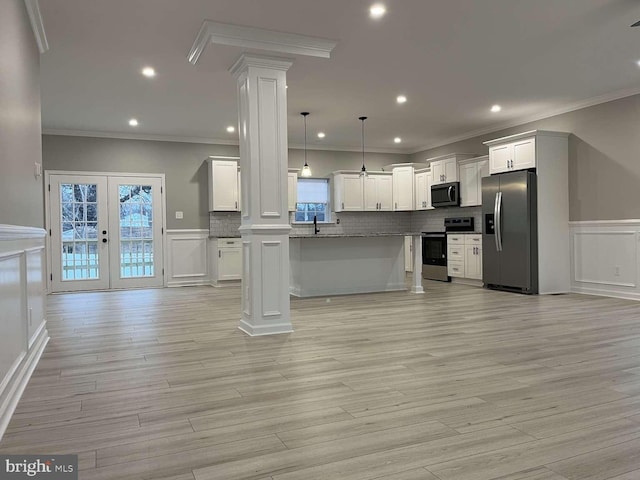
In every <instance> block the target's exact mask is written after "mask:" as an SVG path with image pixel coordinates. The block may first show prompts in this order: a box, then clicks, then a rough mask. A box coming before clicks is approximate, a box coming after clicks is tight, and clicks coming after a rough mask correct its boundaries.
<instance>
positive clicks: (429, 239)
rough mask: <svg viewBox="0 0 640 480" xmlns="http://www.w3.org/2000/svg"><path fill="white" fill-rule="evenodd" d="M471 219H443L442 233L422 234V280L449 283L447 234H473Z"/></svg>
mask: <svg viewBox="0 0 640 480" xmlns="http://www.w3.org/2000/svg"><path fill="white" fill-rule="evenodd" d="M473 224H474V220H473V217H451V218H445V219H444V229H445V231H444V232H423V233H422V278H425V279H427V280H440V281H441V282H450V281H451V277H449V275H448V272H447V232H473Z"/></svg>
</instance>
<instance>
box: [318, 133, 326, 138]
mask: <svg viewBox="0 0 640 480" xmlns="http://www.w3.org/2000/svg"><path fill="white" fill-rule="evenodd" d="M324 137H326V135H325V134H324V132H318V138H324Z"/></svg>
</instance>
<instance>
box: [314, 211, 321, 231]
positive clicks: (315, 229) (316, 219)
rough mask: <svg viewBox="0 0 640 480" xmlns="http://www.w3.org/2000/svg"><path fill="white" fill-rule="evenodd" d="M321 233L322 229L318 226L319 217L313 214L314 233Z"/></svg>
mask: <svg viewBox="0 0 640 480" xmlns="http://www.w3.org/2000/svg"><path fill="white" fill-rule="evenodd" d="M319 233H320V229H319V228H318V217H317V215H314V216H313V234H314V235H317V234H319Z"/></svg>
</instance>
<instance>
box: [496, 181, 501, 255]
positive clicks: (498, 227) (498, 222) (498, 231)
mask: <svg viewBox="0 0 640 480" xmlns="http://www.w3.org/2000/svg"><path fill="white" fill-rule="evenodd" d="M495 208H496V213H497V215H496V216H495V223H496V225H495V229H496V246H497V247H498V251H499V252H501V251H502V192H498V193H496V206H495Z"/></svg>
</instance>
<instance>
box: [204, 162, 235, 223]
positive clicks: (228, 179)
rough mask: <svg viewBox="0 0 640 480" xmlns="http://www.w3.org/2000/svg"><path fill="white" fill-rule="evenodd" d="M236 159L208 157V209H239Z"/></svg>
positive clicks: (230, 210)
mask: <svg viewBox="0 0 640 480" xmlns="http://www.w3.org/2000/svg"><path fill="white" fill-rule="evenodd" d="M238 160H239V159H237V158H233V157H210V158H209V159H208V160H207V163H208V164H209V211H210V212H214V211H223V212H238V211H240V196H239V190H240V189H239V183H240V182H239V179H240V176H239V174H238Z"/></svg>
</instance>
